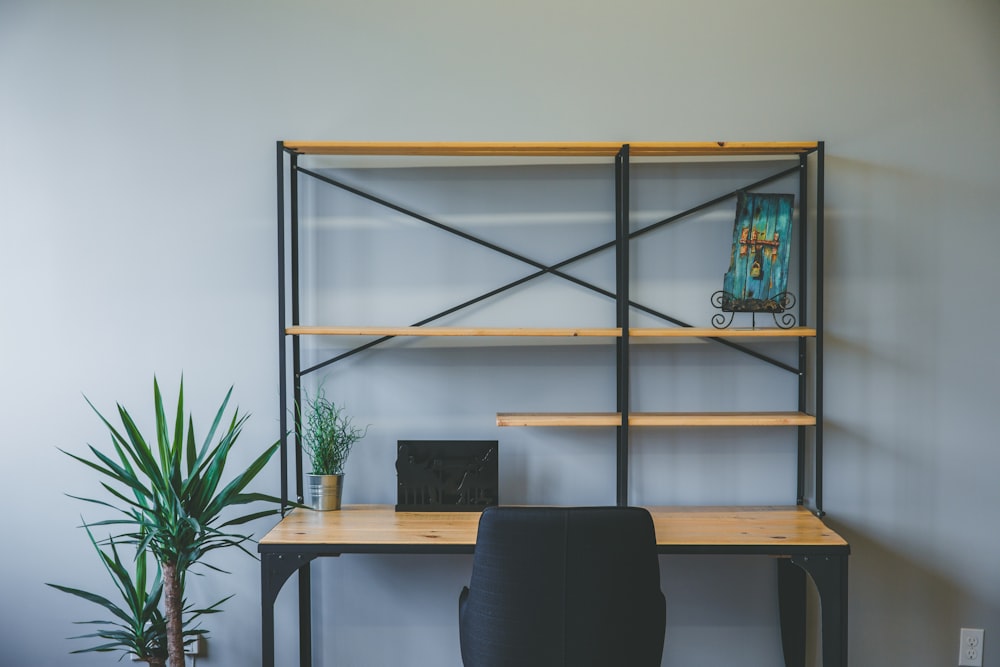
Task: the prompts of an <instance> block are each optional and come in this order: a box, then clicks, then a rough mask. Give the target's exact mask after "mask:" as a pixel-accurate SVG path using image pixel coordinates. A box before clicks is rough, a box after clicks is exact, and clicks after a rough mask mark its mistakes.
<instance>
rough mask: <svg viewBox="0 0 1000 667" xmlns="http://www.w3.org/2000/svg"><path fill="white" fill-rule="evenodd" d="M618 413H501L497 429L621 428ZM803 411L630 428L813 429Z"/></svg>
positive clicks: (689, 416) (657, 417) (637, 420)
mask: <svg viewBox="0 0 1000 667" xmlns="http://www.w3.org/2000/svg"><path fill="white" fill-rule="evenodd" d="M621 423H622V416H621V413H618V412H501V413H498V414H497V426H620V425H621ZM815 424H816V417H814V416H813V415H810V414H806V413H804V412H633V413H632V414H630V415H629V418H628V425H629V426H675V427H676V426H813V425H815Z"/></svg>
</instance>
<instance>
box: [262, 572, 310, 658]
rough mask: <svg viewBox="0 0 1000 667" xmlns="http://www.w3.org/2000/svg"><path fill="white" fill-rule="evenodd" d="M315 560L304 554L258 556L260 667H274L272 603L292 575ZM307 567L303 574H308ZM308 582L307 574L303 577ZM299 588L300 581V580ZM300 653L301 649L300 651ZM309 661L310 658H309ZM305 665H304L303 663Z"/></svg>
mask: <svg viewBox="0 0 1000 667" xmlns="http://www.w3.org/2000/svg"><path fill="white" fill-rule="evenodd" d="M313 558H315V556H310V555H306V554H276V553H262V554H261V555H260V617H261V665H262V667H274V602H275V600H276V599H277V598H278V593H279V592H280V591H281V587H282V586H284V585H285V582H286V581H288V577H290V576H292V573H293V572H295V571H297V570H300V568H302V567H303V566H307V565H309V563H310V562H311V561H312V560H313ZM308 571H309V569H308V567H307V568H306V569H305V570H304V572H306V573H308ZM305 579H306V581H307V582H308V580H309V577H308V574H307V575H306V577H305ZM300 586H301V579H300ZM300 652H301V649H300ZM309 657H310V659H311V656H309ZM304 664H305V663H304Z"/></svg>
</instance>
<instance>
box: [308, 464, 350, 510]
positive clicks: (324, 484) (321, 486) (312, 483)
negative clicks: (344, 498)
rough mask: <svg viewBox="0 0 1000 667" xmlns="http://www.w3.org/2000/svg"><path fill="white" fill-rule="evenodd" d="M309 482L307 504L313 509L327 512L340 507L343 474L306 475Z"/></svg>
mask: <svg viewBox="0 0 1000 667" xmlns="http://www.w3.org/2000/svg"><path fill="white" fill-rule="evenodd" d="M306 481H307V482H308V483H309V506H310V507H311V508H312V509H314V510H319V511H321V512H327V511H330V510H339V509H340V498H341V495H342V494H343V491H344V476H343V475H342V474H341V475H313V474H312V473H310V474H308V475H306Z"/></svg>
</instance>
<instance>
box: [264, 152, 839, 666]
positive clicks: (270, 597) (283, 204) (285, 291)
mask: <svg viewBox="0 0 1000 667" xmlns="http://www.w3.org/2000/svg"><path fill="white" fill-rule="evenodd" d="M812 154H815V158H814V159H815V163H816V173H815V177H814V179H812V178H810V168H809V158H810V155H812ZM276 155H277V221H278V226H277V234H278V243H277V252H278V348H279V355H278V358H279V364H278V372H279V392H280V415H279V420H280V429H281V434H280V438H281V447H280V461H281V462H280V465H281V498H282V513H283V514H284V513H285V511H286V510H287V509H288V508H289V506H290V503H289V502H288V501H289V488H288V473H289V466H288V456H289V438H290V437H291V438H292V439H293V442H294V450H293V451H294V461H295V467H294V470H295V499H296V500H297V502H299V503H301V502H303V500H304V498H303V455H302V443H301V441H300V440H299V437H298V435H297V433H298V429H297V428H289V423H288V417H289V392H288V379H289V371H291V378H292V392H291V393H292V395H291V401H292V402H291V405H292V406H298V405H300V404H301V398H302V378H303V376H305V375H308V374H310V373H312V372H315V371H317V370H319V369H320V368H323V367H326V366H327V365H329V364H333V363H335V362H337V361H340V360H342V359H345V358H347V357H350V356H353V355H355V354H357V353H359V352H362V351H364V350H367V349H370V348H372V347H375V346H377V345H379V344H381V343H383V342H385V341H387V340H390V339H391V338H392V336H383V337H380V338H378V339H376V340H372V341H369V342H367V343H365V344H363V345H360V346H358V347H355V348H353V349H351V350H348V351H347V352H344V353H341V354H340V355H337V356H335V357H333V358H331V359H327V360H326V361H323V362H321V363H319V364H315V365H313V366H311V367H309V368H305V369H303V368H302V367H301V345H300V340H299V337H298V336H291V337H290V338H291V341H289V340H288V339H289V336H288V335H287V333H286V329H287V327H288V326H289V325H291V326H296V325H299V324H300V321H299V316H300V311H299V262H298V258H299V244H298V238H299V181H298V179H299V175H300V174H303V175H306V176H309V177H310V178H313V179H316V180H318V181H320V182H323V183H326V184H328V185H331V186H333V187H337V188H340V189H342V190H344V191H347V192H350V193H352V194H354V195H356V196H360V197H364V198H365V199H368V200H369V201H371V202H373V203H376V204H378V205H380V206H384V207H387V208H389V209H391V210H393V211H396V212H397V213H402V214H404V215H406V216H409V217H411V218H413V219H416V220H419V221H421V222H424V223H426V224H429V225H431V226H434V227H436V228H438V229H441V230H443V231H446V232H448V233H451V234H455V235H457V236H459V237H461V238H463V239H466V240H468V241H470V242H473V243H476V244H478V245H481V246H483V247H486V248H489V249H490V250H493V251H495V252H498V253H500V254H503V255H505V256H507V257H510V258H512V259H516V260H518V261H520V262H523V263H525V264H527V265H529V266H530V267H532V268H533V269H534V271H533V272H532V273H529V274H527V275H525V276H523V277H522V278H519V279H517V280H515V281H512V282H509V283H507V284H505V285H501V286H500V287H497V288H496V289H493V290H490V291H489V292H486V293H484V294H481V295H479V296H478V297H475V298H473V299H470V300H468V301H465V302H463V303H461V304H457V305H455V306H454V307H451V308H449V309H447V310H444V311H442V312H439V313H436V314H434V315H431V316H429V317H427V318H425V319H422V320H420V321H418V322H415V323H414V324H413V326H423V325H426V324H429V323H431V322H433V321H435V320H438V319H441V318H442V317H445V316H447V315H450V314H452V313H455V312H457V311H459V310H462V309H463V308H467V307H469V306H471V305H473V304H476V303H479V302H481V301H483V300H486V299H489V298H491V297H493V296H496V295H499V294H501V293H503V292H505V291H507V290H509V289H512V288H514V287H516V286H519V285H522V284H524V283H527V282H529V281H531V280H533V279H535V278H538V277H540V276H543V275H547V274H551V275H555V276H558V277H560V278H563V279H565V280H569V281H571V282H573V283H575V284H577V285H580V286H582V287H585V288H587V289H590V290H593V291H595V292H597V293H599V294H602V295H604V296H606V297H608V298H612V299H614V300H615V303H616V326H618V327H620V328H621V330H622V334H621V336H620V337H619V338H618V339H617V340H616V382H617V408H618V411H619V412H620V413H621V423H620V424H619V425H618V426H617V428H616V436H617V437H616V502H617V504H618V505H627V504H628V502H629V494H628V483H629V474H628V473H629V423H628V422H629V403H630V401H629V384H630V382H629V381H630V377H629V376H630V373H629V365H630V359H629V350H630V340H629V315H630V312H631V310H632V309H636V310H637V311H641V312H644V313H646V314H648V315H652V316H654V317H656V318H658V319H662V320H664V321H666V322H669V323H671V324H673V325H675V326H678V327H691V326H692V325H690V324H688V323H686V322H683V321H681V320H679V319H677V318H675V317H672V316H670V315H667V314H665V313H662V312H659V311H657V310H655V309H653V308H649V307H647V306H645V305H643V304H640V303H638V302H635V301H633V300H632V299H631V298H630V295H629V263H630V242H631V241H632V240H633V239H636V238H638V237H640V236H642V235H644V234H648V233H650V232H652V231H655V230H657V229H660V228H662V227H665V226H667V225H670V224H672V223H674V222H677V221H679V220H682V219H685V218H688V217H690V216H691V215H693V214H695V213H698V212H700V211H702V210H705V209H707V208H709V207H711V206H714V205H716V204H719V203H721V202H723V201H725V200H727V199H729V198H732V197H734V196H736V194H737V193H738V192H740V191H741V190H752V189H755V188H759V187H762V186H764V185H767V184H769V183H772V182H774V181H777V180H779V179H781V178H785V177H787V176H790V175H792V174H794V173H796V172H797V173H798V174H799V201H798V207H797V208H798V211H799V224H798V230H799V251H798V256H799V266H798V271H799V295H800V297H799V301H798V305H797V308H798V313H799V318H798V319H799V322H801V323H803V324H804V323H806V322H808V321H810V319H811V320H812V321H814V322H815V327H814V328H815V329H816V335H815V343H814V346H813V350H812V357H813V358H812V360H811V362H810V359H809V356H810V355H809V343H808V339H807V338H806V337H799V339H798V362H797V364H796V365H791V364H788V363H785V362H783V361H781V360H779V359H776V358H773V357H770V356H768V355H766V354H763V353H761V352H760V351H759V350H756V349H753V348H749V347H746V346H744V345H740V344H737V343H734V342H733V341H730V340H726V339H724V338H714V337H713V338H709V339H707V340H709V341H711V342H714V343H717V344H720V345H725V346H727V347H730V348H732V349H735V350H738V351H740V352H742V353H744V354H747V355H750V356H752V357H754V358H757V359H759V360H761V361H763V362H765V363H768V364H771V365H773V366H775V367H777V368H780V369H782V370H785V371H787V372H791V373H794V374H796V375H797V376H798V408H799V410H800V411H801V412H808V411H809V406H810V403H811V405H812V407H813V414H814V415H815V418H816V425H815V426H813V427H805V426H800V427H798V442H797V480H796V504H798V505H805V504H806V493H807V490H808V489H807V484H808V481H809V480H808V479H807V468H808V463H809V462H810V458H809V455H810V453H811V456H812V458H811V463H812V471H811V472H812V475H811V477H812V483H813V489H812V490H813V512H814V513H815V514H816V515H817V516H823V515H824V511H823V308H824V305H823V270H824V266H823V254H824V245H823V237H824V231H823V226H824V220H823V210H824V185H823V183H824V145H823V142H819V143H818V144H817V147H816V148H815V149H813V150H808V151H806V152H803V153H801V154H799V160H798V164H797V165H795V166H793V167H789V168H785V169H781V170H779V171H777V172H775V173H773V174H771V175H769V176H767V177H765V178H762V179H759V180H757V181H755V182H753V183H749V184H747V185H746V186H744V187H742V188H739V189H737V190H733V191H731V192H728V193H725V194H722V195H720V196H718V197H715V198H712V199H710V200H708V201H705V202H703V203H701V204H698V205H696V206H694V207H691V208H689V209H687V210H685V211H682V212H680V213H677V214H675V215H672V216H670V217H667V218H665V219H663V220H660V221H658V222H655V223H651V224H648V225H646V226H644V227H642V228H640V229H636V230H633V229H632V228H631V222H630V212H629V184H630V176H629V169H630V159H629V157H630V147H629V145H628V144H624V145H622V147H621V149H620V150H619V152H618V154H617V155H616V157H615V165H614V168H615V239H614V240H613V241H610V242H607V243H604V244H601V245H599V246H596V247H594V248H591V249H590V250H587V251H585V252H582V253H579V254H577V255H574V256H572V257H569V258H567V259H564V260H561V261H559V262H556V263H554V264H550V265H547V264H545V263H542V262H538V261H535V260H533V259H531V258H528V257H526V256H524V255H522V254H520V253H517V252H514V251H512V250H509V249H507V248H503V247H502V246H499V245H496V244H493V243H490V242H487V241H485V240H483V239H480V238H478V237H476V236H474V235H472V234H469V233H468V232H464V231H462V230H459V229H456V228H454V227H452V226H450V225H446V224H444V223H441V222H439V221H437V220H434V219H432V218H429V217H427V216H424V215H422V214H419V213H416V212H414V211H411V210H409V209H406V208H405V207H402V206H399V205H398V204H395V203H393V202H390V201H388V200H386V199H383V198H381V197H378V196H375V195H373V194H371V193H367V192H363V191H361V190H359V189H357V188H354V187H352V186H350V185H347V184H345V183H341V182H339V181H337V180H336V179H333V178H331V177H329V176H327V175H325V174H322V173H319V172H317V171H314V170H311V169H306V168H303V167H302V166H300V165H299V154H298V153H297V152H296V151H295V150H293V149H289V148H287V147H286V146H285V144H284V142H282V141H278V142H277V147H276ZM286 162H287V165H286ZM286 171H287V181H286ZM812 182H815V188H816V189H815V204H814V206H813V207H812V208H811V207H810V199H809V186H810V184H811V183H812ZM286 192H287V195H288V198H287V200H286ZM286 209H287V213H288V216H287V219H286ZM810 210H814V211H815V217H814V220H813V225H812V228H813V230H814V232H815V235H816V238H815V239H814V240H810V237H809V235H808V232H809V229H810V224H809V212H810ZM612 248H613V249H614V253H615V265H616V278H615V282H616V285H615V292H613V293H612V292H609V291H608V290H604V289H602V288H600V287H598V286H596V285H594V284H591V283H589V282H587V281H584V280H581V279H579V278H576V277H574V276H572V275H570V274H567V273H565V272H563V271H562V269H563V268H565V267H566V266H568V265H570V264H573V263H574V262H577V261H579V260H582V259H584V258H586V257H590V256H592V255H594V254H596V253H599V252H602V251H606V250H610V249H612ZM811 254H813V255H814V257H815V266H814V267H813V268H812V269H811V267H810V263H809V257H810V255H811ZM810 270H813V271H814V273H813V274H811V273H810ZM810 282H812V285H813V290H812V294H813V295H814V297H815V303H814V304H811V303H810V300H809V294H810V292H809V285H810ZM289 297H290V298H289ZM810 307H811V308H812V310H811V311H810ZM810 315H811V317H810ZM289 319H290V322H289ZM289 348H290V349H289ZM289 354H290V355H291V368H290V369H289V363H288V357H289ZM810 371H811V373H810ZM810 378H811V379H812V382H810ZM810 389H812V391H813V396H812V401H810V396H809V391H810ZM293 420H294V422H295V424H296V425H297V423H298V414H297V412H296V413H295V414H294V415H293ZM810 430H811V431H812V435H813V437H812V444H813V446H812V451H811V452H810V451H809V449H810V448H809V432H810ZM290 434H291V435H290ZM661 551H662V552H663V553H730V551H727V550H726V549H725V548H724V547H720V546H711V547H704V548H693V549H688V548H680V549H666V550H661ZM765 551H766V553H770V554H771V555H779V556H785V558H782V559H779V577H778V578H779V589H780V593H779V594H780V596H781V601H782V604H781V606H782V621H781V624H782V634H783V637H784V638H785V639H784V640H783V647H784V650H785V657H786V664H787V665H789V666H790V667H791V666H793V665H801V664H804V644H801V642H800V638H801V636H802V634H803V633H804V628H802V632H799V631H798V630H799V628H798V624H799V623H800V621H797V620H796V618H802V617H803V613H802V612H804V604H805V603H804V576H805V573H808V574H809V575H810V576H811V577H812V578H813V580H814V581H815V583H816V584H817V587H818V588H819V589H820V591H821V596H822V598H823V601H824V604H823V627H824V636H825V635H826V633H827V632H830V633H834V635H833V637H835V638H836V639H837V641H833V640H831V641H829V642H828V641H825V640H824V642H823V643H824V664H831V665H842V664H846V655H844V654H843V651H844V647H845V646H846V632H847V627H846V600H847V595H846V585H847V583H846V582H847V552H846V551H844V552H839V551H838V552H837V553H829V554H826V553H817V552H816V551H815V550H811V549H806V550H804V551H801V552H799V551H794V550H782V549H777V550H776V551H775V550H765ZM348 552H356V553H376V552H378V553H382V552H391V553H417V552H419V553H445V552H449V553H451V552H455V553H470V552H471V547H468V548H466V547H459V548H455V549H453V550H448V549H442V548H428V549H422V550H419V551H415V550H414V549H412V548H404V549H399V548H391V547H390V548H383V547H374V546H371V545H367V546H366V545H341V546H339V547H338V546H335V545H322V546H316V547H311V546H306V547H302V546H291V545H289V546H288V547H287V548H285V546H284V545H282V546H278V547H274V546H271V547H268V550H267V551H266V552H264V551H263V550H262V553H261V561H262V563H261V565H262V567H261V588H262V606H263V610H264V612H263V613H264V618H263V624H262V625H263V627H262V631H263V634H264V637H263V650H264V664H265V666H266V667H271V666H273V660H274V609H273V607H274V600H275V598H276V597H277V594H278V591H279V590H280V589H281V588H282V586H283V585H284V583H285V581H286V580H287V579H288V577H290V576H291V574H292V573H294V572H298V573H299V581H298V584H299V633H300V636H299V645H300V664H301V665H302V666H303V667H305V666H308V665H311V664H312V655H311V624H312V623H311V609H310V607H311V591H310V567H309V564H310V563H311V561H312V560H313V559H315V558H316V557H321V556H339V555H340V554H341V553H348ZM733 553H757V551H752V552H751V551H746V550H739V551H736V552H733ZM761 553H764V551H762V552H761ZM790 565H795V566H796V567H795V568H791V567H790ZM841 640H842V641H841ZM828 646H829V647H830V648H828Z"/></svg>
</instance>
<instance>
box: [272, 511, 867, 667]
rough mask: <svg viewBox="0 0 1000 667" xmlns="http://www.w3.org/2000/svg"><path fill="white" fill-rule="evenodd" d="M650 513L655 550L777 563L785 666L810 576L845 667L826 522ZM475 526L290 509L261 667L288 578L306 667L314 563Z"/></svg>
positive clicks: (422, 548) (842, 561)
mask: <svg viewBox="0 0 1000 667" xmlns="http://www.w3.org/2000/svg"><path fill="white" fill-rule="evenodd" d="M647 509H649V511H650V514H652V516H653V523H654V525H655V527H656V543H657V546H658V549H659V551H660V553H663V554H729V555H733V554H744V555H765V556H774V557H777V563H778V589H779V591H778V599H779V606H780V612H779V613H780V622H781V635H782V646H783V649H784V654H785V664H786V667H804V664H805V632H806V618H805V617H806V599H805V597H806V589H805V583H806V582H805V575H806V574H809V576H810V577H811V578H812V580H813V582H814V583H815V584H816V589H817V591H818V593H819V597H820V603H821V622H822V628H823V631H822V635H823V636H822V654H823V665H825V666H826V667H846V665H847V557H848V555H849V554H850V546H849V545H848V543H847V541H846V540H844V538H842V537H841V536H839V535H837V534H836V533H835V532H834V531H832V530H830V529H829V528H828V527H827V526H826V525H825V524H824V523H823V522H822V520H820V519H819V518H817V517H816V516H814V515H813V514H812V513H811V512H810V511H809V510H807V509H805V508H803V507H649V508H647ZM478 528H479V514H478V513H475V512H395V511H394V510H393V507H392V506H391V505H350V506H347V507H345V508H344V509H342V510H341V511H339V512H313V511H310V510H293V511H292V512H291V513H289V514H288V516H286V517H285V518H284V519H282V520H281V522H280V523H278V525H277V526H275V527H274V529H273V530H271V531H270V532H269V533H268V534H267V535H265V536H264V537H263V538H262V539H261V540H260V543H259V545H258V551H259V552H260V557H261V613H262V618H261V622H262V628H261V629H262V646H263V655H262V658H263V665H264V667H274V602H275V599H276V598H277V596H278V592H279V591H280V590H281V588H282V586H284V584H285V582H286V581H287V580H288V578H289V577H290V576H291V575H292V574H293V573H294V572H299V600H300V605H299V615H300V616H299V625H300V627H299V632H300V636H299V656H300V657H299V660H300V664H301V665H302V667H308V666H309V665H311V664H312V655H311V636H312V635H311V628H310V625H311V619H310V616H309V605H308V600H309V592H310V591H309V567H308V565H309V563H310V562H312V560H313V559H315V558H317V557H321V556H339V555H340V554H345V553H369V554H370V553H400V554H427V553H433V554H439V553H469V554H471V553H472V552H473V550H474V548H475V544H476V533H477V531H478ZM456 595H457V592H456ZM303 600H305V602H306V604H303V603H302V602H303ZM668 604H669V602H668Z"/></svg>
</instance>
